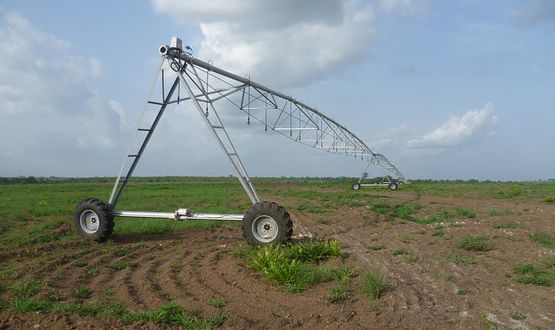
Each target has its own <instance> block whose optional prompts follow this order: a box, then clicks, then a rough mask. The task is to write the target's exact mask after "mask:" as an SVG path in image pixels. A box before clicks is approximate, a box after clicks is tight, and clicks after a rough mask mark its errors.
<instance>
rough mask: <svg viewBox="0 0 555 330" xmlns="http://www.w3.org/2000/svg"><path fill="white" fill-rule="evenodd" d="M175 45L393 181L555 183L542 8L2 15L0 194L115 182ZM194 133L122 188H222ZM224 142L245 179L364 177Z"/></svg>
mask: <svg viewBox="0 0 555 330" xmlns="http://www.w3.org/2000/svg"><path fill="white" fill-rule="evenodd" d="M174 35H176V36H179V37H180V38H181V39H183V42H184V43H185V44H187V45H190V46H191V47H192V49H193V52H194V55H195V56H196V57H198V58H200V59H202V60H205V61H212V62H213V63H214V65H216V66H217V67H220V68H222V69H225V70H227V71H231V72H233V73H236V74H238V75H241V76H246V75H249V76H250V77H251V79H252V80H253V81H257V82H259V83H262V84H264V85H268V86H271V87H272V88H273V89H275V90H278V91H281V92H283V93H285V94H290V95H293V97H295V98H296V99H299V100H301V101H303V102H304V103H306V104H309V105H313V106H316V107H317V108H318V109H319V111H321V112H323V113H325V114H326V115H328V116H330V117H332V118H334V119H335V120H336V121H338V122H339V123H341V124H342V125H343V126H345V127H347V128H348V129H349V130H351V131H352V132H353V133H355V134H356V135H357V136H359V137H360V138H361V139H363V140H364V141H365V142H366V144H367V145H368V146H369V147H370V148H371V149H372V150H374V151H375V152H379V153H382V154H384V155H385V156H386V157H387V158H388V159H389V160H390V161H391V162H392V163H393V164H394V165H396V166H397V167H398V168H399V170H400V171H401V172H402V173H403V174H404V175H405V177H407V178H412V179H480V180H487V179H489V180H537V179H548V178H555V166H554V165H553V164H555V150H554V145H555V130H554V129H553V124H554V123H555V2H554V1H552V0H528V1H520V0H504V1H501V0H492V1H479V0H453V1H440V0H375V1H360V0H359V1H356V0H355V1H349V0H348V1H335V0H306V1H294V0H267V1H256V0H244V1H241V0H214V1H207V0H150V1H135V0H121V1H98V0H94V1H93V0H81V1H71V0H51V1H30V0H3V1H2V2H0V45H1V46H0V49H1V50H2V51H1V52H0V176H64V177H90V176H115V175H117V173H118V171H119V168H120V166H121V161H122V159H123V157H124V155H125V153H126V151H127V146H128V143H129V139H130V137H131V136H132V132H133V131H134V129H135V126H134V125H135V122H136V121H137V118H138V115H139V113H140V111H141V109H142V106H143V102H144V100H145V98H146V97H147V91H148V87H149V84H150V81H151V80H152V78H153V76H154V73H155V72H156V69H157V65H158V63H159V61H160V55H159V54H158V47H159V46H160V45H161V44H167V43H169V40H170V38H171V36H174ZM237 120H238V121H240V120H242V119H241V118H237ZM234 122H235V121H234ZM202 125H204V124H203V122H202V119H201V118H200V117H199V116H198V114H196V113H194V112H193V111H190V105H183V106H180V107H175V108H172V109H171V110H169V111H168V112H167V113H166V114H165V115H164V118H163V119H162V121H161V123H160V126H159V128H158V129H157V131H156V133H155V134H154V136H153V139H152V140H151V144H150V145H149V147H148V148H147V151H146V152H145V154H144V156H143V158H142V160H141V163H140V164H139V166H138V168H137V170H136V174H137V175H149V176H150V175H152V176H155V175H187V176H220V175H223V176H227V175H230V174H232V173H233V172H232V168H231V166H230V164H229V163H227V161H226V160H225V158H224V156H223V154H222V153H221V151H220V150H219V148H218V146H217V144H216V142H215V141H214V140H213V138H212V137H211V136H210V135H209V132H208V130H207V129H206V128H205V127H203V126H202ZM230 134H231V137H232V139H233V141H234V143H235V144H236V147H237V150H238V152H239V154H240V155H241V158H242V159H243V162H244V163H245V165H246V167H247V169H248V171H249V174H250V175H252V176H276V177H279V176H312V177H315V176H358V175H360V173H361V172H362V171H363V170H364V168H365V164H364V163H363V162H361V161H360V160H356V159H352V158H347V157H344V156H341V155H335V154H328V153H325V152H322V151H321V150H313V149H312V148H309V147H307V146H304V145H300V144H297V143H293V142H292V141H290V140H288V139H285V138H283V137H281V136H278V135H277V134H265V133H261V132H259V131H255V130H253V129H252V128H251V127H249V126H248V125H246V124H245V125H231V127H230ZM369 174H370V175H371V176H378V175H381V172H380V170H379V169H371V171H369Z"/></svg>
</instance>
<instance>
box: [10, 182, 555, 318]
mask: <svg viewBox="0 0 555 330" xmlns="http://www.w3.org/2000/svg"><path fill="white" fill-rule="evenodd" d="M377 192H379V194H381V195H386V196H388V198H389V199H390V200H392V199H394V200H395V201H396V202H403V201H405V202H417V203H419V204H421V205H425V206H426V208H425V210H424V211H423V212H430V213H432V212H433V211H434V208H437V209H440V208H446V207H447V208H451V209H453V208H457V207H464V208H468V209H472V210H474V211H475V212H476V213H477V214H478V216H477V217H476V218H474V219H462V220H461V221H459V222H458V224H457V226H446V227H445V228H443V229H442V230H443V232H444V233H443V234H442V235H441V236H440V235H434V234H433V233H434V230H435V225H421V224H417V223H414V222H409V221H402V220H395V221H393V220H392V219H389V218H387V217H386V216H383V215H378V214H375V213H373V212H372V211H371V210H370V209H369V207H364V206H363V207H356V208H355V207H353V208H351V207H346V206H341V207H338V208H336V209H334V210H333V214H332V215H329V216H325V217H322V216H321V215H318V214H312V213H305V212H299V211H291V214H292V216H293V218H294V221H295V231H294V234H297V235H298V234H302V235H306V236H313V237H318V238H323V239H337V240H339V241H340V242H341V243H342V245H343V247H344V249H345V250H346V252H347V253H348V254H349V257H348V258H347V261H346V262H348V263H349V264H351V265H353V266H355V267H357V268H358V269H361V270H365V269H374V270H376V271H378V272H379V273H381V274H382V275H383V276H384V278H385V280H386V282H387V283H389V284H390V285H391V287H390V289H388V290H387V291H386V292H384V293H383V294H382V296H381V297H380V298H379V300H378V301H377V303H371V302H370V301H369V300H368V299H367V297H365V296H364V295H363V294H362V293H361V292H360V290H359V289H358V288H359V284H360V283H359V281H360V279H357V278H355V279H354V280H353V282H352V283H351V285H350V287H349V296H348V298H347V299H346V300H344V301H341V302H339V303H326V302H325V300H324V296H325V294H326V292H327V290H329V288H330V286H331V285H332V284H331V283H324V284H318V285H316V286H314V287H311V288H310V289H308V290H307V291H305V292H304V293H300V294H290V293H287V292H285V291H284V289H283V288H280V287H278V286H276V285H273V284H271V283H269V282H267V281H266V280H265V279H264V278H263V277H262V276H261V275H260V274H257V273H256V272H254V271H253V270H250V269H248V268H246V267H245V266H244V260H241V259H239V258H237V257H235V256H233V255H232V253H231V252H232V251H233V249H234V248H235V247H236V246H238V245H240V244H243V239H242V234H241V229H240V228H239V227H237V226H224V227H220V228H215V229H203V230H198V229H195V230H189V231H185V232H179V233H171V234H165V235H128V236H123V237H119V238H118V239H115V240H114V242H113V243H110V248H111V251H113V250H114V249H117V248H123V249H126V250H127V251H129V254H127V255H122V256H114V254H113V253H107V252H106V249H105V248H104V247H103V246H102V245H99V244H92V245H90V248H89V249H87V250H86V251H84V252H83V251H82V250H79V252H71V251H72V247H71V246H66V247H64V249H61V250H60V249H57V248H54V247H55V246H56V243H53V248H52V251H57V252H52V253H51V252H50V251H49V250H43V251H38V252H36V251H35V252H34V253H35V254H36V253H40V254H42V256H43V258H40V259H37V258H32V257H30V256H29V253H26V251H3V252H2V254H1V256H0V260H1V262H2V263H4V262H10V263H13V262H17V263H22V264H28V270H29V272H28V273H26V274H18V275H16V276H18V278H22V277H23V278H24V277H32V278H36V279H40V280H41V281H49V282H50V283H51V285H50V287H51V288H52V290H53V291H56V293H57V294H59V295H61V296H64V297H74V296H75V295H74V291H75V288H76V287H87V288H89V289H91V291H92V296H91V297H90V298H91V299H94V298H95V297H97V296H98V297H100V295H102V294H104V293H105V292H106V290H110V291H111V292H112V293H113V295H114V296H115V297H117V298H118V299H119V300H121V301H123V302H124V303H125V305H126V306H128V308H129V309H131V310H144V309H152V308H156V307H159V306H163V305H164V304H166V303H168V302H176V303H179V304H182V305H184V306H185V307H186V308H187V309H188V310H189V311H191V312H192V313H194V314H197V315H200V316H209V315H212V314H213V313H215V312H216V311H217V308H218V307H213V306H212V305H214V304H213V303H211V301H213V300H214V299H223V300H224V301H225V302H226V303H225V310H226V312H228V313H229V315H230V316H229V318H228V319H227V320H226V321H225V323H224V324H223V328H261V329H262V328H307V329H315V328H319V329H320V328H322V329H337V328H341V329H361V328H375V329H384V328H387V329H394V328H395V329H442V328H461V329H462V328H464V329H467V328H472V329H484V328H487V326H488V325H489V326H493V327H497V328H500V329H504V328H514V329H554V328H555V296H554V293H555V288H554V287H544V286H535V285H531V284H520V283H517V282H516V281H515V275H514V271H513V268H514V266H515V265H516V264H518V263H523V262H532V263H539V262H541V260H542V257H543V256H545V255H546V254H547V253H553V251H552V250H551V249H548V248H542V247H539V246H538V245H537V244H536V243H535V242H532V241H531V240H530V239H529V235H530V233H531V232H537V231H543V232H548V233H551V235H553V234H554V220H555V206H554V205H547V204H546V203H541V202H540V201H537V202H536V201H520V202H518V201H517V202H515V200H512V199H507V200H504V199H494V198H489V199H488V198H484V197H479V196H476V197H472V196H467V197H465V198H463V199H461V198H454V197H441V196H434V195H431V194H430V195H420V194H419V193H418V192H416V191H410V190H401V191H397V192H389V191H384V190H379V191H377ZM361 193H363V192H361ZM266 198H268V199H270V200H274V201H277V202H279V203H282V204H285V205H290V204H291V203H293V202H292V199H290V198H289V197H282V196H279V195H275V196H271V195H270V196H266ZM492 209H496V210H510V211H511V212H510V214H507V215H503V216H488V215H487V214H488V212H489V211H490V210H492ZM507 221H514V222H517V223H519V224H520V226H518V227H517V228H502V229H499V228H495V227H494V226H493V225H494V224H495V223H501V222H507ZM116 225H117V224H116ZM463 234H485V235H488V237H491V238H492V242H493V243H494V244H495V248H494V249H493V250H491V251H487V252H469V251H465V250H461V249H458V248H457V239H458V238H459V237H460V236H461V235H463ZM369 246H383V248H382V249H381V250H371V249H369V248H368V247H369ZM401 249H404V250H405V251H409V252H408V253H406V254H398V255H395V253H394V251H397V250H401ZM60 251H61V252H60ZM455 252H456V253H459V254H460V255H463V256H468V257H471V258H474V260H475V261H476V263H473V264H464V265H456V264H455V263H453V262H450V261H449V260H447V258H446V256H447V255H449V254H452V253H455ZM118 259H119V260H118ZM118 261H121V262H122V263H123V262H127V263H129V264H128V266H127V267H125V268H124V269H121V270H117V269H113V268H110V267H102V266H103V265H106V264H107V263H111V264H114V263H115V262H116V263H117V262H118ZM76 262H77V263H76ZM76 265H77V266H76ZM41 294H43V295H46V294H48V292H43V293H41ZM73 299H75V301H76V302H77V301H78V299H77V298H73ZM515 311H516V312H518V313H521V314H522V315H524V316H525V319H523V320H515V319H514V318H511V317H510V316H509V314H510V313H511V312H515ZM41 328H49V329H54V328H56V329H62V328H65V329H113V328H120V329H164V328H167V327H164V326H160V325H155V324H151V323H144V324H142V323H139V324H137V323H135V324H133V325H125V324H124V323H123V322H121V321H119V320H114V319H106V318H92V317H83V316H78V315H76V314H46V313H15V312H13V311H9V310H3V311H1V312H0V329H41Z"/></svg>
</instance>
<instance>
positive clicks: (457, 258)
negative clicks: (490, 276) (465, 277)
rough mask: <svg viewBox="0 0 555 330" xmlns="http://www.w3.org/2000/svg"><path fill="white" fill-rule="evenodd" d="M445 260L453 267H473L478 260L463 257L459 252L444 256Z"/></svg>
mask: <svg viewBox="0 0 555 330" xmlns="http://www.w3.org/2000/svg"><path fill="white" fill-rule="evenodd" d="M445 259H446V260H447V261H449V262H452V263H454V264H455V265H474V264H477V263H478V260H476V258H474V257H470V256H465V255H463V254H461V253H459V252H454V253H451V254H448V255H446V256H445Z"/></svg>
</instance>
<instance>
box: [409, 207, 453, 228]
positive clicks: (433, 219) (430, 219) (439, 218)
mask: <svg viewBox="0 0 555 330" xmlns="http://www.w3.org/2000/svg"><path fill="white" fill-rule="evenodd" d="M454 218H455V216H454V215H453V213H451V212H449V211H446V210H443V211H441V212H439V213H435V214H432V215H429V216H427V217H424V218H421V219H417V220H415V222H416V223H419V224H422V225H427V224H432V223H450V222H453V220H454Z"/></svg>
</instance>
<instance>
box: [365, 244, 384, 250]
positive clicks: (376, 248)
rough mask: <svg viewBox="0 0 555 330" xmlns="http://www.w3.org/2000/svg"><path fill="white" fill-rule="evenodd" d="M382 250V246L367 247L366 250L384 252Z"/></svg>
mask: <svg viewBox="0 0 555 330" xmlns="http://www.w3.org/2000/svg"><path fill="white" fill-rule="evenodd" d="M384 249H385V246H383V245H370V246H369V247H368V250H370V251H380V250H384Z"/></svg>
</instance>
